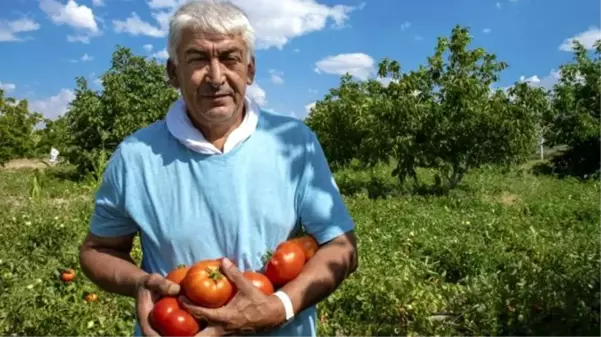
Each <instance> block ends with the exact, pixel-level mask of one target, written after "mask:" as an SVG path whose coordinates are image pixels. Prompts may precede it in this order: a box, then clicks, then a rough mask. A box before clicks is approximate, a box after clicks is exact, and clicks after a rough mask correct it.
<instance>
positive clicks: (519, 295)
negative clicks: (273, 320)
mask: <svg viewBox="0 0 601 337" xmlns="http://www.w3.org/2000/svg"><path fill="white" fill-rule="evenodd" d="M35 172H36V171H34V170H32V169H25V168H13V169H10V170H0V193H1V195H0V224H1V226H2V230H0V335H36V336H42V335H70V336H75V335H87V336H100V335H118V336H127V335H131V332H132V327H133V319H134V316H133V308H134V307H133V302H132V301H131V300H127V299H124V298H121V297H117V296H114V295H110V294H107V293H104V292H102V291H100V290H99V289H97V288H96V287H95V286H94V285H93V284H92V283H90V282H89V281H88V280H87V279H86V278H85V276H84V275H83V274H82V273H81V271H80V270H79V265H78V260H77V250H78V245H79V243H80V242H81V240H82V239H83V236H84V235H85V232H86V229H87V221H88V218H89V216H90V213H91V211H92V201H93V199H92V198H93V191H94V189H95V188H96V185H95V183H94V182H93V181H91V180H90V181H85V182H74V181H71V180H69V179H67V177H68V176H69V174H68V173H69V171H68V169H67V168H52V169H46V170H44V171H39V172H41V173H39V172H38V173H35ZM422 174H424V175H426V176H427V172H425V173H422ZM336 177H337V182H338V185H339V187H340V189H341V191H343V192H344V194H345V198H346V201H347V204H348V207H349V208H350V210H351V213H352V215H353V216H354V218H355V220H356V222H357V232H358V237H359V250H360V266H359V270H358V271H357V272H356V273H355V274H354V275H353V276H352V277H351V278H350V279H348V280H347V281H346V282H345V284H344V285H343V286H342V287H341V288H340V289H339V290H337V291H336V292H335V293H334V294H333V295H332V296H331V297H330V298H328V299H327V300H326V301H324V302H323V303H321V304H320V306H319V333H320V334H321V335H598V334H599V329H600V325H599V320H600V316H599V296H600V293H599V288H600V275H599V269H600V256H599V254H600V242H599V236H600V234H601V233H600V227H599V221H600V215H599V204H600V197H599V196H600V185H599V182H598V181H587V182H580V181H577V180H570V179H561V180H560V179H556V178H553V177H549V176H534V175H532V174H530V173H529V172H528V170H517V171H512V172H499V171H495V170H479V171H476V172H473V173H470V174H469V175H468V176H467V177H466V179H465V181H464V182H463V184H462V185H461V186H460V187H459V188H458V189H456V190H453V191H451V192H450V193H449V194H448V195H442V196H436V195H427V194H423V195H418V194H407V193H402V192H400V191H402V189H400V187H399V186H398V185H397V183H396V181H395V180H394V179H392V178H390V175H389V168H387V167H378V168H375V169H373V170H370V171H354V170H345V171H341V172H337V173H336ZM136 253H137V258H139V251H137V252H136ZM60 268H73V269H75V270H76V272H77V278H76V279H75V280H74V281H73V282H72V283H70V284H66V283H63V282H61V281H60V278H59V270H60ZM88 293H96V294H98V295H99V300H98V301H97V302H90V303H87V302H86V301H85V300H84V296H85V295H86V294H88Z"/></svg>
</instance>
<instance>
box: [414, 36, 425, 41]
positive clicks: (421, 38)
mask: <svg viewBox="0 0 601 337" xmlns="http://www.w3.org/2000/svg"><path fill="white" fill-rule="evenodd" d="M423 39H424V38H423V37H422V36H420V35H415V41H422V40H423Z"/></svg>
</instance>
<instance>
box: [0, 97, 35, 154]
mask: <svg viewBox="0 0 601 337" xmlns="http://www.w3.org/2000/svg"><path fill="white" fill-rule="evenodd" d="M41 120H42V115H40V114H39V113H32V112H30V111H29V109H28V103H27V100H21V101H18V102H17V100H16V99H15V98H13V97H6V98H4V90H2V89H0V166H4V164H6V163H7V162H8V161H9V160H11V159H15V158H23V157H27V156H30V155H32V154H33V153H34V152H35V146H34V144H33V133H34V127H35V125H36V124H37V123H39V122H40V121H41Z"/></svg>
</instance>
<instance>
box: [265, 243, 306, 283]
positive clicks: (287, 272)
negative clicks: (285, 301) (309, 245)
mask: <svg viewBox="0 0 601 337" xmlns="http://www.w3.org/2000/svg"><path fill="white" fill-rule="evenodd" d="M304 265H305V253H304V252H303V249H302V248H301V247H300V246H299V245H298V244H296V243H294V242H290V241H285V242H282V243H280V244H279V245H278V246H277V247H276V249H275V252H273V254H272V255H271V258H270V259H269V260H268V261H267V266H265V276H267V278H268V279H269V280H270V281H271V283H272V284H273V285H274V286H281V285H284V284H286V283H287V282H290V281H291V280H293V279H294V278H295V277H297V276H298V274H300V272H301V271H302V270H303V266H304Z"/></svg>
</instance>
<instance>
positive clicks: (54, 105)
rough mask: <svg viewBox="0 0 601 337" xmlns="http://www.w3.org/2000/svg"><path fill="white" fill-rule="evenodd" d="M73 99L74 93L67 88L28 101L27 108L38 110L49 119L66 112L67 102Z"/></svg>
mask: <svg viewBox="0 0 601 337" xmlns="http://www.w3.org/2000/svg"><path fill="white" fill-rule="evenodd" d="M74 99H75V93H73V91H71V90H69V89H61V91H60V92H59V93H58V94H56V95H54V96H51V97H48V98H45V99H41V100H35V101H31V102H29V110H30V111H35V112H39V113H41V114H42V115H44V117H46V118H49V119H52V120H54V119H57V118H58V117H60V116H62V115H64V114H65V112H67V110H68V109H69V103H71V101H73V100H74Z"/></svg>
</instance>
